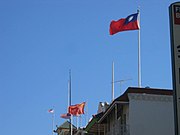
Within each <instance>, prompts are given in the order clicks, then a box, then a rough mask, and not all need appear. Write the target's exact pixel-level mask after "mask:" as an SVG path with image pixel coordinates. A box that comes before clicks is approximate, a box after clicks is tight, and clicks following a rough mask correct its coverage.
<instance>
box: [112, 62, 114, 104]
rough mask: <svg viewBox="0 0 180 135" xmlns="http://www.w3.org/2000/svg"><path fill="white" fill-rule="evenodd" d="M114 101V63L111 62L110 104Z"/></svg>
mask: <svg viewBox="0 0 180 135" xmlns="http://www.w3.org/2000/svg"><path fill="white" fill-rule="evenodd" d="M113 100H114V61H113V62H112V102H113Z"/></svg>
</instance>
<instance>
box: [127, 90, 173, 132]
mask: <svg viewBox="0 0 180 135" xmlns="http://www.w3.org/2000/svg"><path fill="white" fill-rule="evenodd" d="M128 97H129V126H130V127H129V129H130V135H174V113H173V97H172V96H163V95H150V94H133V93H130V94H128Z"/></svg>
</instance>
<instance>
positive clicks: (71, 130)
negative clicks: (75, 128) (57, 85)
mask: <svg viewBox="0 0 180 135" xmlns="http://www.w3.org/2000/svg"><path fill="white" fill-rule="evenodd" d="M68 89H69V93H68V94H69V96H68V97H69V106H71V70H69V87H68ZM72 118H73V117H72V115H71V118H70V119H69V121H70V127H69V129H70V134H71V135H72Z"/></svg>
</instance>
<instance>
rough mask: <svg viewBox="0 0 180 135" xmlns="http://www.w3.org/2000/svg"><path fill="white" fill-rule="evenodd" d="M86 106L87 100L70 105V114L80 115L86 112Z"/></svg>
mask: <svg viewBox="0 0 180 135" xmlns="http://www.w3.org/2000/svg"><path fill="white" fill-rule="evenodd" d="M84 107H85V102H83V103H81V104H76V105H71V106H69V108H68V111H69V113H70V114H72V115H74V116H79V115H80V114H84Z"/></svg>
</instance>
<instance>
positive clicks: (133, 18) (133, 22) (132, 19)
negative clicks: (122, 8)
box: [109, 13, 140, 35]
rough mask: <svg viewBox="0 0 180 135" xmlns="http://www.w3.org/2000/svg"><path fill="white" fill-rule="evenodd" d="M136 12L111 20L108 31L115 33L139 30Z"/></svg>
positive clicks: (111, 33)
mask: <svg viewBox="0 0 180 135" xmlns="http://www.w3.org/2000/svg"><path fill="white" fill-rule="evenodd" d="M139 29H140V28H139V22H138V13H136V14H131V15H129V16H128V17H126V18H121V19H119V20H118V21H114V20H113V21H111V24H110V29H109V33H110V35H113V34H116V33H118V32H121V31H127V30H139Z"/></svg>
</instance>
